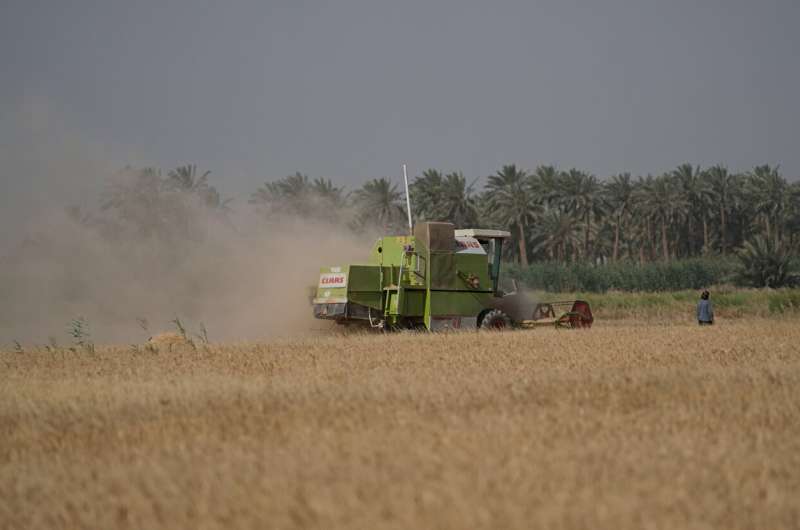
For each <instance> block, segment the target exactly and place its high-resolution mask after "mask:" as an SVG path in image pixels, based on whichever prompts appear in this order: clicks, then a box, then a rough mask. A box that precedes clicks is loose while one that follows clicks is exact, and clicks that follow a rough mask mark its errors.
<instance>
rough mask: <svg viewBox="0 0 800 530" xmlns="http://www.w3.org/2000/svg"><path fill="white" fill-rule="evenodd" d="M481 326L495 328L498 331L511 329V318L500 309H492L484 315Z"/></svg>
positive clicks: (482, 327)
mask: <svg viewBox="0 0 800 530" xmlns="http://www.w3.org/2000/svg"><path fill="white" fill-rule="evenodd" d="M480 327H481V329H494V330H498V331H499V330H503V329H511V318H510V317H509V316H508V315H506V314H505V313H503V312H502V311H500V310H499V309H492V310H491V311H489V312H488V313H486V314H485V315H483V319H482V320H481V326H480Z"/></svg>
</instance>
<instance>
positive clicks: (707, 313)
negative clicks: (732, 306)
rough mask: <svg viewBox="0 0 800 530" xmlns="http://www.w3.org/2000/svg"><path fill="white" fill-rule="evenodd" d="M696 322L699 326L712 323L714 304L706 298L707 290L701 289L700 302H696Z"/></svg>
mask: <svg viewBox="0 0 800 530" xmlns="http://www.w3.org/2000/svg"><path fill="white" fill-rule="evenodd" d="M697 323H698V324H700V325H701V326H710V325H711V324H713V323H714V306H712V305H711V300H709V299H708V291H703V294H701V295H700V302H698V303H697Z"/></svg>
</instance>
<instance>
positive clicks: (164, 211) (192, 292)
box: [0, 123, 371, 346]
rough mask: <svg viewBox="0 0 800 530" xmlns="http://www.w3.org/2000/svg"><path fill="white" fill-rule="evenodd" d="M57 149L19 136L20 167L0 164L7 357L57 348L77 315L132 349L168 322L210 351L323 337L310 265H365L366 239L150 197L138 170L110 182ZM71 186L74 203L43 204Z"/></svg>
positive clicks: (77, 151)
mask: <svg viewBox="0 0 800 530" xmlns="http://www.w3.org/2000/svg"><path fill="white" fill-rule="evenodd" d="M28 125H29V123H26V124H25V126H26V127H27V126H28ZM58 138H59V136H58V135H57V134H55V135H54V134H51V133H47V139H46V141H43V140H42V138H40V137H37V135H35V134H33V135H28V136H27V139H26V142H27V145H25V146H24V149H22V151H19V152H21V153H22V156H16V155H15V154H14V153H12V152H11V149H9V151H8V152H6V153H4V155H8V156H7V157H6V160H15V163H13V164H10V165H6V166H5V167H4V168H3V169H2V170H0V171H2V173H3V175H2V179H3V180H2V181H3V187H4V190H5V192H4V200H3V240H2V248H0V299H1V300H2V303H0V342H2V343H3V345H5V346H7V345H8V344H11V343H12V341H19V342H22V343H31V342H33V343H39V344H42V343H46V342H48V341H50V342H53V341H55V342H57V343H58V344H60V345H63V344H68V343H69V342H70V341H71V340H72V337H70V335H69V330H70V323H71V322H72V321H73V320H74V319H77V318H83V319H84V320H85V322H87V323H88V332H89V339H90V340H92V341H95V342H98V343H104V342H105V343H108V342H116V343H126V342H142V341H143V340H146V339H147V338H148V337H149V336H151V335H155V334H156V333H159V332H162V331H166V330H173V331H174V330H175V325H174V324H173V323H172V322H171V321H173V320H174V319H175V318H176V317H178V318H179V319H180V320H181V322H182V323H183V325H184V326H185V327H186V330H187V332H189V333H192V334H195V333H200V329H201V326H204V327H205V328H206V329H207V332H208V338H209V339H210V340H211V341H212V342H213V341H222V340H226V341H230V340H258V339H263V338H267V337H275V336H287V335H294V334H300V333H307V332H313V331H314V330H320V329H321V328H324V327H327V323H324V322H321V321H317V320H315V319H313V317H312V311H311V307H310V304H309V294H308V293H309V287H310V286H315V285H316V282H317V274H318V271H319V267H320V266H323V265H335V264H340V263H346V262H350V261H354V260H355V261H359V260H363V259H365V258H366V254H367V252H368V249H369V245H370V239H371V238H370V237H367V236H356V235H354V234H353V232H352V231H350V230H349V229H348V228H347V227H346V226H344V225H343V224H336V223H333V222H331V221H330V220H327V221H325V222H322V221H314V220H312V219H300V218H297V217H293V216H289V215H285V214H282V215H280V216H271V217H269V218H266V217H265V216H263V215H260V214H258V213H257V212H256V211H255V210H254V209H253V208H251V207H250V205H248V204H243V203H241V202H240V203H239V204H234V205H232V206H231V207H230V208H229V207H227V206H225V207H223V206H221V205H220V204H215V205H213V207H211V206H209V203H208V200H206V199H207V198H208V197H203V196H200V195H197V194H189V193H183V192H177V191H166V192H165V191H163V190H162V191H160V192H153V193H152V194H150V195H148V193H147V186H146V184H147V182H144V183H143V181H142V172H141V171H140V170H133V169H128V170H125V171H119V170H118V171H116V172H114V173H110V172H109V167H111V163H109V162H107V161H100V162H97V161H95V160H93V158H94V155H96V153H95V152H93V151H91V150H90V149H88V148H87V149H81V148H80V147H81V146H76V143H75V140H74V138H69V139H67V137H66V136H64V137H63V138H62V139H63V140H64V141H63V142H60V141H58ZM17 147H19V146H17ZM82 147H86V146H85V145H83V146H82ZM15 151H16V150H15ZM15 156H16V158H14V157H15ZM26 178H27V180H26ZM137 179H138V180H137ZM22 181H24V182H22ZM32 181H33V182H32ZM72 185H74V186H75V187H77V188H78V189H79V190H80V192H79V193H78V194H77V196H70V195H69V194H68V193H60V192H56V193H52V192H53V190H68V189H70V187H71V186H72ZM51 186H52V187H51ZM48 190H50V192H48ZM120 197H122V199H120ZM212 198H213V197H212ZM76 199H77V200H76ZM115 201H116V202H115ZM154 202H157V204H154ZM242 202H243V201H242ZM76 203H77V204H78V206H71V205H73V204H76Z"/></svg>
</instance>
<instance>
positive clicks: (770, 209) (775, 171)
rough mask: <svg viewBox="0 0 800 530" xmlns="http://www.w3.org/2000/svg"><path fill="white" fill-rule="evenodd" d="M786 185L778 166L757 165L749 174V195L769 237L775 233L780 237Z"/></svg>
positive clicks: (775, 235)
mask: <svg viewBox="0 0 800 530" xmlns="http://www.w3.org/2000/svg"><path fill="white" fill-rule="evenodd" d="M786 186H787V184H786V181H785V180H784V179H783V177H782V176H781V174H780V172H779V168H778V166H776V167H770V166H768V165H763V166H756V167H755V168H753V171H751V172H750V173H749V174H748V178H747V195H748V198H749V199H750V201H751V202H752V204H753V208H754V210H755V212H756V214H757V215H759V216H760V217H761V219H762V220H763V222H764V232H765V234H766V237H767V239H770V238H772V237H773V235H774V237H775V238H780V228H779V226H777V225H778V220H779V219H780V218H781V216H782V214H783V212H784V210H785V206H786V199H787V194H786ZM773 232H774V234H773Z"/></svg>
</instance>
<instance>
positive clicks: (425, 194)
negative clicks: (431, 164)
mask: <svg viewBox="0 0 800 530" xmlns="http://www.w3.org/2000/svg"><path fill="white" fill-rule="evenodd" d="M443 181H444V177H443V176H442V172H441V171H438V170H436V169H427V170H425V171H423V172H422V176H421V177H417V178H415V179H414V181H413V182H412V183H411V185H410V186H409V192H410V193H411V202H412V204H413V209H414V215H415V216H416V218H417V219H421V220H428V221H436V220H439V217H438V213H439V211H438V202H439V195H440V194H441V189H442V185H443Z"/></svg>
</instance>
